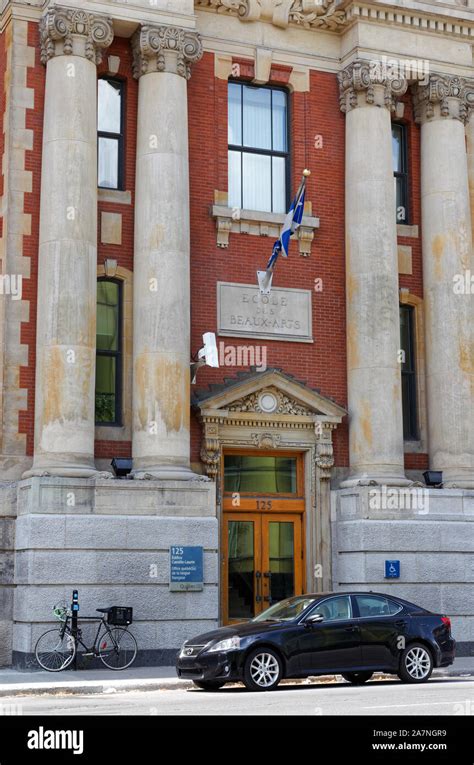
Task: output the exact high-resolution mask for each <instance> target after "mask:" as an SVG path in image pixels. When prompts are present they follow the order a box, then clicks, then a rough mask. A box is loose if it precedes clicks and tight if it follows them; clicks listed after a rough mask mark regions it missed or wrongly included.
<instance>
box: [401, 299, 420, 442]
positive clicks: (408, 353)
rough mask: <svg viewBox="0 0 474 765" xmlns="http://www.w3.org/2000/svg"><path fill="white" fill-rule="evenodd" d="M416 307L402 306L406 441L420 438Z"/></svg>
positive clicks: (403, 394)
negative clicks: (416, 367) (416, 362)
mask: <svg viewBox="0 0 474 765" xmlns="http://www.w3.org/2000/svg"><path fill="white" fill-rule="evenodd" d="M414 330H415V327H414V308H413V306H410V305H401V306H400V334H401V343H400V347H401V350H402V352H403V356H402V364H401V367H402V407H403V437H404V439H405V440H406V441H416V440H418V412H417V396H416V369H415V344H414V342H415V341H414Z"/></svg>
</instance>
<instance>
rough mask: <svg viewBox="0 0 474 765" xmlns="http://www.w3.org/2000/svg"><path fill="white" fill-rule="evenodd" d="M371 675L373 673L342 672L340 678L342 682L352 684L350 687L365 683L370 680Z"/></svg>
mask: <svg viewBox="0 0 474 765" xmlns="http://www.w3.org/2000/svg"><path fill="white" fill-rule="evenodd" d="M373 674H374V673H373V672H343V673H342V676H343V678H344V680H347V682H348V683H352V685H362V683H366V682H367V680H370V678H371V677H372V675H373Z"/></svg>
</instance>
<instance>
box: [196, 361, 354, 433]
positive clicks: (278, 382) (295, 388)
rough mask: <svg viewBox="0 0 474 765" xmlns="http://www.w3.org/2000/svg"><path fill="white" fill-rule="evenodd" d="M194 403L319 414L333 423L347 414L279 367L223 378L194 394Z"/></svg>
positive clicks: (253, 410) (207, 408)
mask: <svg viewBox="0 0 474 765" xmlns="http://www.w3.org/2000/svg"><path fill="white" fill-rule="evenodd" d="M194 403H195V405H196V406H197V408H198V409H200V410H201V412H202V413H204V412H206V413H209V412H210V411H213V412H215V413H216V414H217V413H219V412H222V413H224V412H225V413H229V414H230V413H233V412H241V413H254V414H256V415H268V416H270V415H272V416H275V415H277V416H285V415H286V416H288V415H293V416H298V417H300V416H307V417H314V416H316V415H319V416H321V417H323V418H328V419H331V420H334V422H340V421H341V419H342V417H344V415H345V414H346V411H345V410H344V409H343V408H342V407H341V406H339V404H336V403H335V402H334V401H332V400H331V399H329V398H326V397H325V396H322V395H321V394H320V393H319V392H318V391H315V390H313V389H312V388H309V387H308V386H307V385H305V384H304V383H302V382H300V381H299V380H296V379H295V378H294V377H292V376H290V375H287V374H285V373H284V372H282V371H281V370H279V369H267V370H265V371H264V372H250V373H246V374H242V375H239V376H237V377H235V378H234V379H232V380H226V381H225V382H224V383H222V385H216V386H213V388H212V389H211V390H209V391H206V392H200V393H197V394H196V395H195V397H194Z"/></svg>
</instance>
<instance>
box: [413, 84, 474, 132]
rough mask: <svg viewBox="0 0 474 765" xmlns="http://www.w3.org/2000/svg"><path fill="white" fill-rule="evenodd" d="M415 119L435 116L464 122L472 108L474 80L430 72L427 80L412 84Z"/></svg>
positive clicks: (422, 119)
mask: <svg viewBox="0 0 474 765" xmlns="http://www.w3.org/2000/svg"><path fill="white" fill-rule="evenodd" d="M413 103H414V107H415V120H416V121H417V122H424V121H425V120H431V119H433V118H437V117H448V118H451V119H457V120H460V122H463V123H464V124H465V123H466V122H467V121H468V119H469V117H470V115H471V113H472V111H473V110H474V81H473V80H467V79H465V78H464V77H458V76H457V75H449V74H430V76H429V82H428V83H427V84H424V85H421V84H419V83H418V84H416V85H414V86H413Z"/></svg>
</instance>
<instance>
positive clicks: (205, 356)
mask: <svg viewBox="0 0 474 765" xmlns="http://www.w3.org/2000/svg"><path fill="white" fill-rule="evenodd" d="M202 341H203V343H204V345H203V347H202V348H201V349H200V350H199V351H198V353H197V361H192V362H191V382H192V383H195V382H196V373H197V371H198V369H199V368H200V367H204V366H208V367H218V366H219V355H218V353H217V344H216V336H215V334H214V332H205V333H204V334H203V336H202Z"/></svg>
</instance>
